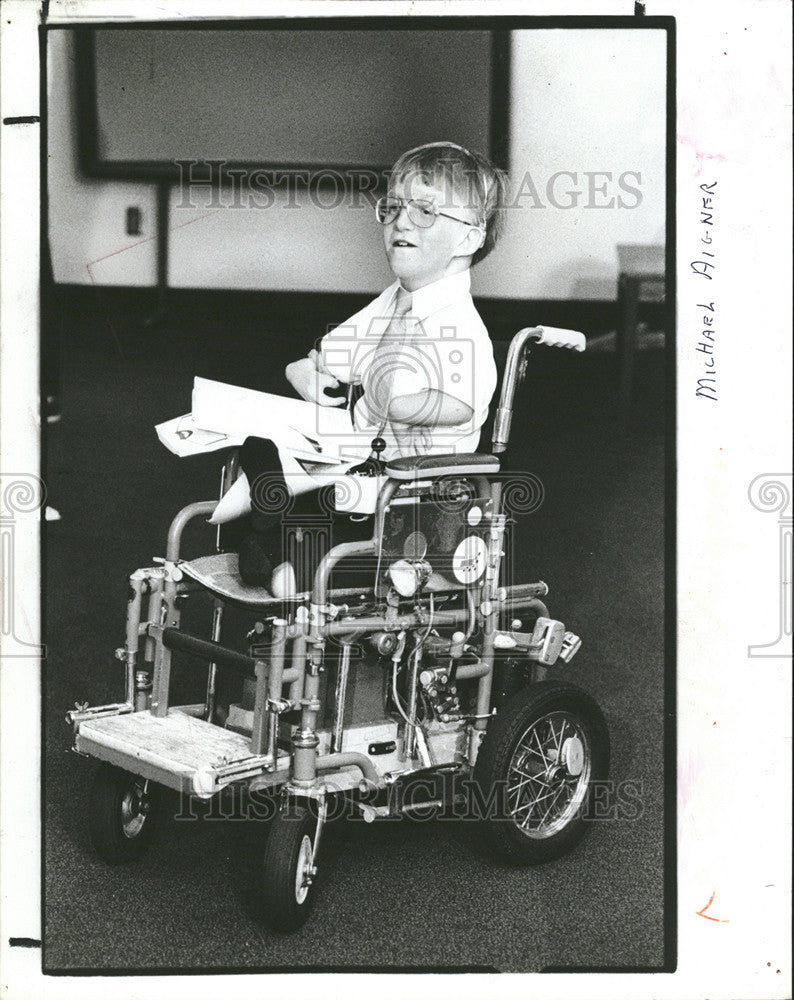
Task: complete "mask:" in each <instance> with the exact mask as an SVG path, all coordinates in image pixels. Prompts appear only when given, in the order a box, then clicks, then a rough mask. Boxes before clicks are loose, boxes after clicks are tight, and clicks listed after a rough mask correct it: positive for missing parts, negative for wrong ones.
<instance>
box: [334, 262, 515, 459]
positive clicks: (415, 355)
mask: <svg viewBox="0 0 794 1000" xmlns="http://www.w3.org/2000/svg"><path fill="white" fill-rule="evenodd" d="M398 287H399V282H395V283H394V284H393V285H391V286H390V287H389V288H387V289H386V290H385V291H384V292H382V293H381V294H380V295H379V296H378V297H377V298H376V299H374V300H373V301H372V302H370V303H369V304H368V305H366V306H364V308H363V309H361V310H360V311H359V312H357V313H356V314H355V315H354V316H351V317H350V319H349V320H347V321H346V322H344V323H342V324H340V325H339V326H337V327H335V328H334V329H333V330H331V331H330V332H329V333H327V334H326V335H325V336H324V337H323V339H322V342H321V345H320V352H321V356H322V362H323V365H324V367H325V369H326V370H327V371H328V372H329V373H330V374H332V375H334V376H335V377H336V378H337V379H339V381H340V382H352V383H355V384H360V385H362V386H363V388H364V395H363V396H362V397H361V399H360V400H359V401H358V403H357V405H356V408H355V411H354V414H353V424H354V427H355V434H354V438H351V443H350V445H349V446H346V447H344V449H343V453H346V454H349V455H350V456H353V455H356V454H360V455H361V456H362V457H366V455H368V454H369V451H370V441H371V438H372V437H374V436H376V435H377V434H379V433H380V434H382V436H383V438H384V439H385V441H386V450H385V451H384V457H385V458H392V457H395V456H397V455H401V454H403V455H405V454H444V453H450V452H457V453H461V454H463V453H466V452H473V451H476V449H477V445H478V444H479V439H480V428H481V427H482V425H483V423H484V422H485V419H486V417H487V415H488V407H489V405H490V402H491V397H492V396H493V394H494V390H495V389H496V365H495V363H494V358H493V348H492V346H491V341H490V338H489V337H488V331H487V330H486V329H485V325H484V324H483V321H482V320H481V319H480V316H479V313H478V312H477V310H476V309H475V307H474V302H473V301H472V297H471V292H470V287H471V278H470V273H469V271H468V270H466V271H461V272H459V273H458V274H453V275H449V276H448V277H446V278H441V279H440V280H439V281H435V282H433V283H432V284H430V285H426V286H425V287H424V288H419V289H417V291H415V292H413V293H412V302H411V309H410V314H409V317H408V323H409V332H408V336H407V339H406V341H405V343H404V345H403V348H402V351H401V353H400V362H399V365H398V366H397V371H396V372H395V373H394V380H393V383H392V399H396V398H398V397H399V396H406V395H411V394H413V393H418V392H422V391H423V390H428V389H430V390H433V389H434V390H437V391H439V392H443V393H445V394H446V395H448V396H454V397H455V398H456V399H459V400H461V401H462V402H463V403H465V404H466V405H467V406H469V407H471V409H472V416H471V418H470V419H469V420H467V421H466V422H465V423H463V424H455V425H450V426H444V427H439V426H432V422H433V421H432V413H430V415H429V416H428V418H427V425H429V426H422V427H421V428H417V430H416V433H414V434H411V435H410V440H409V441H408V442H407V441H406V439H404V438H403V437H402V436H401V437H400V440H399V441H398V440H397V439H396V438H395V436H394V434H393V433H392V431H391V428H390V426H389V424H388V423H386V424H385V426H384V422H383V418H382V417H381V416H379V415H378V413H377V412H373V410H372V409H371V408H370V406H368V403H367V370H368V368H369V365H370V363H371V361H372V357H373V353H374V351H375V348H376V347H377V345H378V344H379V343H380V340H381V337H382V336H383V333H384V331H385V330H386V327H387V326H388V325H389V321H390V320H391V318H392V315H393V313H394V303H395V298H396V295H397V289H398ZM422 423H423V424H424V423H425V421H424V419H423V420H422Z"/></svg>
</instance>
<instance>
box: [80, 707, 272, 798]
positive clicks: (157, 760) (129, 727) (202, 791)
mask: <svg viewBox="0 0 794 1000" xmlns="http://www.w3.org/2000/svg"><path fill="white" fill-rule="evenodd" d="M75 749H77V750H79V751H80V752H81V753H87V754H90V755H91V756H92V757H96V758H98V759H99V760H104V761H107V762H108V763H109V764H115V765H116V766H117V767H121V768H124V770H125V771H131V772H132V773H133V774H140V775H141V776H142V777H144V778H150V779H151V780H152V781H156V782H158V783H159V784H161V785H165V786H166V787H167V788H173V789H174V790H175V791H178V792H187V793H188V794H190V795H197V796H199V797H200V798H209V797H210V796H212V795H214V794H215V793H216V792H218V791H220V789H221V788H223V787H224V785H228V784H231V782H233V781H240V780H242V779H244V778H248V777H252V776H254V775H258V774H262V773H263V772H264V771H265V770H268V769H270V770H272V766H271V761H270V758H268V757H263V756H257V755H254V754H252V753H251V747H250V743H249V741H248V739H247V738H246V737H245V736H241V735H240V734H239V733H235V732H232V731H231V730H228V729H222V728H221V727H220V726H215V725H213V724H212V723H209V722H205V721H204V720H203V719H196V718H194V717H193V716H191V715H188V714H187V713H185V712H182V711H180V710H179V709H178V708H171V709H169V710H168V715H167V716H166V717H165V718H162V719H160V718H157V717H156V716H154V715H152V713H151V712H148V711H145V712H133V713H132V714H127V715H112V716H106V717H104V718H101V719H89V720H86V721H85V722H82V723H80V726H79V728H78V731H77V735H76V738H75ZM279 756H280V757H281V756H282V755H281V754H280V755H279ZM279 763H281V761H279ZM288 764H289V756H288V755H287V754H283V767H284V768H285V773H286V769H287V768H288Z"/></svg>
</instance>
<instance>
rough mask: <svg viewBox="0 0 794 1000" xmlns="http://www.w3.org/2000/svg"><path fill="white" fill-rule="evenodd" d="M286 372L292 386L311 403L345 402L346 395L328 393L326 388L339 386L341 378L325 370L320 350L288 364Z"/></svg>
mask: <svg viewBox="0 0 794 1000" xmlns="http://www.w3.org/2000/svg"><path fill="white" fill-rule="evenodd" d="M285 374H286V376H287V381H288V382H289V383H290V385H291V386H292V388H293V389H295V391H296V392H297V393H298V394H299V395H300V396H302V397H303V398H304V399H306V400H308V401H309V402H310V403H317V404H318V406H342V405H343V404H344V403H345V397H344V396H336V397H334V396H328V395H326V392H325V390H326V389H336V388H337V387H338V386H339V379H337V378H335V377H334V376H333V375H330V374H329V373H328V372H327V371H325V370H324V368H323V366H322V358H321V356H320V353H319V352H318V351H311V352H310V353H309V356H308V357H307V358H301V359H300V360H299V361H293V362H292V363H291V364H289V365H287V370H286V372H285Z"/></svg>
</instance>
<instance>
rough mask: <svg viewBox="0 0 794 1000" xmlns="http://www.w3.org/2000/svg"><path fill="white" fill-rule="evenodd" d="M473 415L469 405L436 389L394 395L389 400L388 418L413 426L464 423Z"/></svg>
mask: <svg viewBox="0 0 794 1000" xmlns="http://www.w3.org/2000/svg"><path fill="white" fill-rule="evenodd" d="M473 416H474V409H473V408H472V407H471V406H469V405H468V404H467V403H464V402H463V400H462V399H458V398H457V397H455V396H450V395H449V393H446V392H442V391H441V390H440V389H423V390H422V391H421V392H412V393H408V394H406V395H403V396H397V397H395V398H394V399H393V400H392V401H391V402H390V403H389V420H390V421H394V422H396V423H398V424H409V425H411V426H414V427H417V426H423V427H451V426H453V425H456V424H465V423H466V422H467V421H469V420H471V418H472V417H473Z"/></svg>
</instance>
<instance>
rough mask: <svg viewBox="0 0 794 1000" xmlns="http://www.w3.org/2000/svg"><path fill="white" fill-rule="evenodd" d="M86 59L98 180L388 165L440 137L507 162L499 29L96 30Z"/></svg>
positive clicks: (92, 164) (88, 122)
mask: <svg viewBox="0 0 794 1000" xmlns="http://www.w3.org/2000/svg"><path fill="white" fill-rule="evenodd" d="M431 20H432V19H431ZM271 23H272V22H271ZM325 24H326V25H327V22H325ZM424 24H427V20H425V21H424ZM80 65H81V67H82V79H81V82H82V87H83V95H82V96H83V111H84V117H83V129H82V141H83V163H84V166H85V167H86V169H87V170H88V171H89V172H91V173H94V174H100V175H103V176H135V175H137V176H141V177H146V178H152V177H166V176H174V175H175V174H176V172H177V171H176V169H175V166H174V164H175V161H185V160H197V161H224V162H226V163H229V164H244V165H247V166H257V167H266V168H272V169H279V170H298V169H301V168H310V169H311V168H324V167H325V168H327V167H338V168H343V169H351V170H363V169H376V170H382V169H384V168H386V167H388V166H389V165H390V164H391V163H393V162H394V159H395V158H396V156H398V155H399V154H400V153H401V152H403V151H404V150H405V149H407V148H410V147H411V146H416V145H419V144H420V143H423V142H430V141H434V140H438V139H449V140H452V141H455V142H458V143H460V144H461V145H464V146H469V147H472V148H475V149H478V150H481V151H483V152H485V153H486V154H488V155H490V156H492V157H494V158H495V159H496V160H497V161H500V162H502V163H504V160H505V148H504V147H505V142H506V131H507V129H506V120H505V115H506V110H505V109H506V107H507V102H506V101H505V100H504V96H505V88H506V86H507V82H506V81H507V73H508V36H507V33H505V32H493V31H485V30H474V29H471V30H465V29H459V28H436V29H433V28H427V27H419V28H412V29H410V30H405V29H402V30H394V29H369V30H359V29H353V30H351V29H349V28H346V27H341V28H338V29H336V30H328V28H327V27H324V28H317V27H306V28H301V29H299V30H296V29H295V28H294V21H292V22H291V26H290V28H289V29H285V28H282V29H279V28H275V27H268V28H258V27H254V28H251V27H248V28H246V30H239V29H237V30H231V29H225V28H222V29H219V28H215V27H212V28H201V29H195V28H194V29H186V28H157V29H147V28H135V29H124V28H122V29H119V28H95V29H87V30H86V32H85V33H84V36H83V39H82V58H81V60H80Z"/></svg>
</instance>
